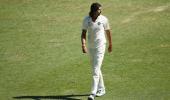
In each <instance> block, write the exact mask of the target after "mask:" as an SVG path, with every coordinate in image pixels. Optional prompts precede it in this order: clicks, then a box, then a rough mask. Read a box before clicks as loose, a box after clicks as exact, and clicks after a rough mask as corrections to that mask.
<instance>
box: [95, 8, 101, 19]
mask: <svg viewBox="0 0 170 100" xmlns="http://www.w3.org/2000/svg"><path fill="white" fill-rule="evenodd" d="M101 10H102V7H100V8H99V9H98V10H97V11H96V12H95V13H94V18H97V17H98V16H99V15H100V13H101V12H102V11H101Z"/></svg>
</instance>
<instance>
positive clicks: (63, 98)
mask: <svg viewBox="0 0 170 100" xmlns="http://www.w3.org/2000/svg"><path fill="white" fill-rule="evenodd" d="M88 95H89V94H82V95H58V96H17V97H13V98H14V99H33V100H41V99H49V100H51V99H55V100H81V99H76V98H75V97H82V96H88Z"/></svg>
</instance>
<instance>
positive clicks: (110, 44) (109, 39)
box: [105, 30, 112, 53]
mask: <svg viewBox="0 0 170 100" xmlns="http://www.w3.org/2000/svg"><path fill="white" fill-rule="evenodd" d="M105 32H106V35H107V39H108V42H109V45H108V46H109V47H108V52H109V53H110V52H112V36H111V31H110V30H105Z"/></svg>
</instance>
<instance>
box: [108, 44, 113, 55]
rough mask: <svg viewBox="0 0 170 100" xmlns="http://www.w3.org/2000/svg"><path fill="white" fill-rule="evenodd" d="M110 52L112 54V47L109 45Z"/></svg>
mask: <svg viewBox="0 0 170 100" xmlns="http://www.w3.org/2000/svg"><path fill="white" fill-rule="evenodd" d="M108 52H109V53H111V52H112V45H109V47H108Z"/></svg>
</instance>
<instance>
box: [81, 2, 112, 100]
mask: <svg viewBox="0 0 170 100" xmlns="http://www.w3.org/2000/svg"><path fill="white" fill-rule="evenodd" d="M87 31H88V49H87V47H86V33H87ZM105 33H106V35H107V38H108V42H109V44H108V52H112V39H111V32H110V26H109V22H108V19H107V18H106V17H105V16H103V15H101V4H99V3H93V4H92V5H91V8H90V12H89V16H86V17H85V18H84V20H83V25H82V34H81V42H82V51H83V53H87V52H88V54H89V55H90V61H91V64H92V76H93V82H92V87H91V95H90V96H89V97H88V100H94V98H95V97H96V96H102V95H104V94H105V93H106V91H105V86H104V81H103V76H102V72H101V66H102V61H103V58H104V54H105V48H106V38H105Z"/></svg>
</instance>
